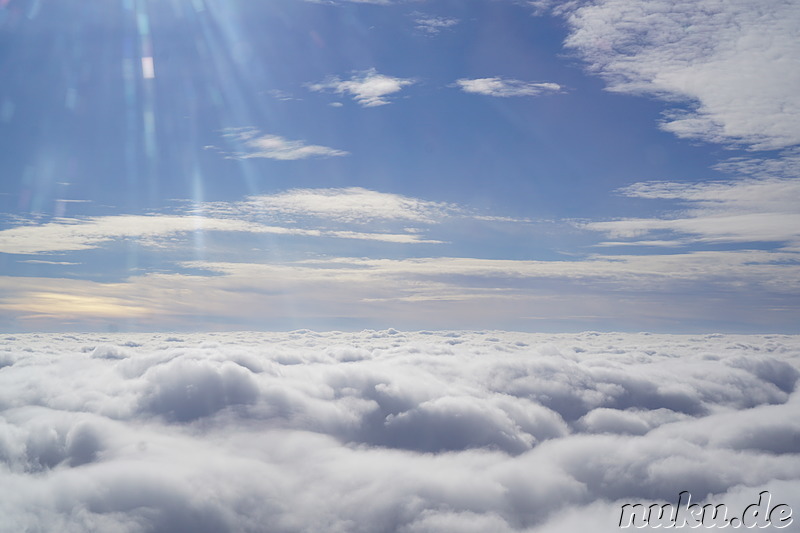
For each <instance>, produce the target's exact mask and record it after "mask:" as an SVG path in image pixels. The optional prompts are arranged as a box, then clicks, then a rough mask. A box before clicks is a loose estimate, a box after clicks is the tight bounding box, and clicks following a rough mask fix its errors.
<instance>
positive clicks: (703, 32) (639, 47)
mask: <svg viewBox="0 0 800 533" xmlns="http://www.w3.org/2000/svg"><path fill="white" fill-rule="evenodd" d="M562 12H563V13H564V14H565V16H566V17H567V20H568V23H569V26H570V29H571V30H570V35H569V37H568V38H567V40H566V45H567V46H568V47H570V48H572V49H574V50H576V51H577V52H578V53H579V54H580V55H581V56H582V57H583V58H585V59H586V61H587V62H588V63H589V66H590V69H591V70H592V71H594V72H597V73H598V74H600V75H602V76H603V77H604V78H605V79H606V81H607V83H608V86H609V89H610V90H612V91H617V92H624V93H632V94H650V95H655V96H657V97H660V98H663V99H666V100H668V101H670V102H680V103H681V104H683V105H682V106H680V107H675V108H674V109H673V110H672V111H670V112H669V113H667V115H666V118H665V120H664V122H663V123H662V127H663V128H664V129H665V130H667V131H670V132H673V133H675V134H676V135H678V136H680V137H688V138H695V139H701V140H704V141H709V142H715V143H726V144H738V145H744V146H748V147H751V148H754V149H779V148H786V147H791V146H793V145H796V144H798V143H800V91H797V87H798V86H800V69H798V68H797V66H796V58H797V57H798V55H800V41H798V39H797V33H796V28H797V26H798V24H800V5H798V4H797V3H796V2H792V1H776V2H770V3H769V4H762V3H759V2H750V1H747V0H737V1H732V2H718V1H716V0H702V1H679V2H675V1H672V0H657V1H651V0H637V1H630V0H601V1H597V2H590V3H582V4H568V6H567V7H566V8H565V9H564V10H562Z"/></svg>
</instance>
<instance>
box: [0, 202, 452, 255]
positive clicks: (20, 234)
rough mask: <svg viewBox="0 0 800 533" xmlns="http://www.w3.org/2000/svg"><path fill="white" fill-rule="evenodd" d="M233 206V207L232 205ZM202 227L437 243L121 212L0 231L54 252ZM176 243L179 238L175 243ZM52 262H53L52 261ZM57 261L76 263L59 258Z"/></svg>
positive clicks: (19, 245)
mask: <svg viewBox="0 0 800 533" xmlns="http://www.w3.org/2000/svg"><path fill="white" fill-rule="evenodd" d="M228 211H231V210H228ZM196 232H235V233H243V234H252V235H263V234H272V235H286V236H295V237H328V238H336V239H356V240H369V241H381V242H392V243H398V244H413V243H416V244H433V243H440V242H441V241H437V240H429V239H425V238H424V236H422V235H419V234H417V233H413V232H406V233H391V232H388V233H377V232H364V231H353V230H328V229H317V228H315V227H286V226H270V225H265V224H260V223H257V222H253V221H250V220H244V219H235V218H219V217H217V218H211V217H207V216H184V215H178V216H176V215H115V216H105V217H92V218H69V219H66V218H65V219H58V220H56V221H54V222H48V223H46V224H30V225H25V226H19V227H16V228H10V229H6V230H2V231H0V252H2V253H7V254H48V253H54V252H74V251H80V250H91V249H95V248H99V247H101V246H104V245H106V244H109V243H112V242H116V241H120V240H124V239H135V240H137V242H139V243H140V244H143V245H150V246H159V245H160V244H161V242H162V240H163V239H165V238H167V237H172V236H175V235H179V234H188V233H196ZM169 244H170V246H172V247H175V246H177V243H175V242H170V243H169ZM48 263H50V262H48ZM52 264H74V263H69V262H55V263H52Z"/></svg>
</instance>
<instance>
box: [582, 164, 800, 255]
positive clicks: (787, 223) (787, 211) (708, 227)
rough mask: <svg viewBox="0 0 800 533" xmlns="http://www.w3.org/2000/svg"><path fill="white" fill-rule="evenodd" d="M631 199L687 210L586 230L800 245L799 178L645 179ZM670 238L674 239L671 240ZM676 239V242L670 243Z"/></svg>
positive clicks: (629, 192)
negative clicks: (674, 203) (663, 202)
mask: <svg viewBox="0 0 800 533" xmlns="http://www.w3.org/2000/svg"><path fill="white" fill-rule="evenodd" d="M621 193H622V194H624V195H626V196H629V197H632V198H645V199H663V200H673V201H677V202H679V203H681V204H683V205H684V206H686V207H687V209H685V210H682V211H678V212H676V213H674V214H673V215H672V216H671V217H669V218H666V217H665V218H629V219H619V220H612V221H605V222H590V223H587V224H586V225H585V227H586V228H588V229H591V230H595V231H601V232H604V233H607V234H608V235H610V236H611V237H612V238H616V237H623V238H634V239H639V238H640V237H643V236H648V235H653V234H658V233H659V232H666V234H667V235H677V236H681V238H682V239H683V241H684V242H685V243H687V244H688V243H690V242H703V243H748V242H764V243H780V244H784V245H786V246H790V247H794V248H797V247H800V207H798V203H797V199H798V198H800V182H798V181H797V179H791V178H756V179H754V178H750V179H747V178H745V179H737V180H728V181H718V182H704V183H675V182H644V183H635V184H633V185H630V186H628V187H626V188H624V189H622V190H621ZM668 242H670V241H668ZM671 242H675V241H671Z"/></svg>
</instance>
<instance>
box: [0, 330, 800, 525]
mask: <svg viewBox="0 0 800 533" xmlns="http://www.w3.org/2000/svg"><path fill="white" fill-rule="evenodd" d="M0 343H2V347H3V351H2V352H0V353H2V354H3V355H0V367H2V368H1V369H0V492H1V493H2V494H3V495H4V497H3V498H2V499H0V515H1V516H3V526H0V528H2V529H3V530H4V531H5V530H7V531H26V530H42V531H64V532H66V533H77V532H80V531H99V530H102V531H124V532H125V533H145V532H153V531H159V532H160V531H170V532H171V533H188V532H192V533H212V532H213V533H223V532H224V533H228V532H230V533H233V532H244V531H281V532H286V533H292V532H300V531H342V532H344V531H346V532H348V533H372V532H375V531H387V532H388V531H396V532H398V533H433V532H436V533H450V532H452V531H459V532H460V531H464V532H473V531H474V532H478V531H493V532H497V533H523V532H524V533H530V532H537V533H550V532H555V531H558V532H567V533H577V532H580V531H586V530H587V527H588V526H587V523H588V524H591V527H590V529H591V530H592V531H598V532H601V533H610V532H613V531H618V529H619V528H618V524H617V522H618V519H619V512H620V508H621V505H622V504H624V503H638V502H642V503H645V504H649V503H664V502H671V503H675V501H676V500H677V497H678V493H679V492H680V491H684V490H686V491H690V492H691V493H692V495H693V499H694V500H696V501H698V500H703V501H704V502H705V503H715V504H717V503H724V504H726V505H728V507H729V509H731V510H735V511H736V512H740V511H742V510H743V509H744V508H745V507H746V506H747V505H749V504H750V503H753V502H754V501H756V500H757V497H758V494H759V492H760V491H761V490H767V489H768V490H770V491H771V494H772V497H773V500H774V502H775V503H777V502H782V503H788V504H790V505H794V504H793V502H794V501H795V496H796V495H797V494H798V491H800V461H798V457H797V454H796V453H795V452H796V441H797V439H798V437H799V436H800V424H799V423H798V422H797V417H796V416H794V415H795V414H796V411H797V407H798V400H799V399H800V397H798V393H797V392H796V391H795V388H796V384H797V379H798V375H800V373H799V372H798V370H800V365H798V361H799V360H800V358H799V356H800V339H798V337H796V336H761V335H752V336H746V335H730V336H724V335H711V336H703V337H689V336H669V335H649V334H628V335H626V334H619V333H614V334H597V333H583V334H561V335H547V334H523V333H509V332H500V331H490V332H486V331H481V332H470V331H453V332H429V331H428V332H419V333H404V332H399V331H396V330H393V329H389V330H383V331H370V330H366V331H363V332H360V333H343V332H331V333H316V332H312V331H308V330H304V331H294V332H290V333H209V334H196V335H175V334H126V335H118V334H117V335H114V334H110V335H109V334H102V335H91V334H79V335H56V334H53V335H48V334H39V335H16V336H14V337H5V338H4V339H2V340H0ZM742 465H751V466H753V465H755V466H756V467H752V468H743V467H742ZM587 521H589V522H587Z"/></svg>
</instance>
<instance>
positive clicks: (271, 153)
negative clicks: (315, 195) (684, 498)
mask: <svg viewBox="0 0 800 533" xmlns="http://www.w3.org/2000/svg"><path fill="white" fill-rule="evenodd" d="M223 136H224V137H226V138H228V139H233V140H236V141H239V142H241V143H242V144H244V145H245V146H246V147H247V148H248V149H249V150H248V151H247V152H231V153H225V152H223V153H225V157H227V158H228V159H258V158H260V159H276V160H278V161H296V160H299V159H308V158H312V157H342V156H346V155H349V153H348V152H346V151H344V150H336V149H334V148H329V147H327V146H319V145H314V144H312V145H309V144H306V143H305V141H290V140H288V139H284V138H283V137H280V136H278V135H269V134H262V133H261V132H259V131H258V130H257V129H255V128H249V127H248V128H233V129H229V130H226V131H225V132H224V134H223ZM207 148H214V147H207Z"/></svg>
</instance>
